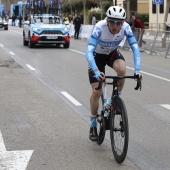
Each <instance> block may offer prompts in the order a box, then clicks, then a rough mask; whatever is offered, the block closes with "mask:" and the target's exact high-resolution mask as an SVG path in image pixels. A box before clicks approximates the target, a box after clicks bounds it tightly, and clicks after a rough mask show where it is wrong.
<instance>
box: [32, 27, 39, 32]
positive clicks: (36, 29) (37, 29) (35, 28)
mask: <svg viewBox="0 0 170 170" xmlns="http://www.w3.org/2000/svg"><path fill="white" fill-rule="evenodd" d="M32 29H33V30H34V31H40V30H41V28H37V27H32Z"/></svg>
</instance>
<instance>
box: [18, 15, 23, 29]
mask: <svg viewBox="0 0 170 170" xmlns="http://www.w3.org/2000/svg"><path fill="white" fill-rule="evenodd" d="M22 20H23V18H22V16H21V14H20V16H19V27H20V28H21V27H22Z"/></svg>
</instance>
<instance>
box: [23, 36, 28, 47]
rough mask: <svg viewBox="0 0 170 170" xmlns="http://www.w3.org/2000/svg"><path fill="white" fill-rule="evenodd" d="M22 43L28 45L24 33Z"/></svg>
mask: <svg viewBox="0 0 170 170" xmlns="http://www.w3.org/2000/svg"><path fill="white" fill-rule="evenodd" d="M23 45H24V46H27V45H28V41H26V40H25V35H23Z"/></svg>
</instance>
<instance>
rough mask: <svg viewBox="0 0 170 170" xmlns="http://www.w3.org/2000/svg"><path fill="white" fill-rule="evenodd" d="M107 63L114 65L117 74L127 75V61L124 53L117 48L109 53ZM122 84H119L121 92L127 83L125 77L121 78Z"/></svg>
mask: <svg viewBox="0 0 170 170" xmlns="http://www.w3.org/2000/svg"><path fill="white" fill-rule="evenodd" d="M107 65H108V66H110V67H112V68H113V69H114V70H115V71H116V73H117V76H125V75H126V62H125V59H124V57H123V56H122V54H121V53H120V52H119V51H118V50H117V49H116V50H115V51H114V52H112V53H111V54H110V55H109V58H108V61H107ZM120 83H121V84H120V86H118V91H119V92H120V93H121V91H122V89H123V86H124V84H125V79H122V80H120Z"/></svg>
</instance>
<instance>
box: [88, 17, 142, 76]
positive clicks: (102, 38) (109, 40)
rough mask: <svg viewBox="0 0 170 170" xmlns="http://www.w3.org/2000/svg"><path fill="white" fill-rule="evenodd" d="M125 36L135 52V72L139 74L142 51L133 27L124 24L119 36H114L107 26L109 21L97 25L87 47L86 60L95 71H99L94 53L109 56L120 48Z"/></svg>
mask: <svg viewBox="0 0 170 170" xmlns="http://www.w3.org/2000/svg"><path fill="white" fill-rule="evenodd" d="M124 36H126V39H127V40H128V42H129V44H130V47H131V48H132V50H133V58H134V65H135V70H136V73H139V71H140V51H139V48H138V44H137V42H136V38H135V37H134V35H133V32H132V30H131V27H130V26H129V24H128V23H126V22H124V23H123V25H122V27H121V29H120V31H119V32H118V33H117V34H112V33H111V32H110V30H109V28H108V26H107V20H102V21H99V22H98V23H97V24H96V25H95V27H94V29H93V32H92V35H91V37H90V39H89V42H88V45H87V49H86V58H87V61H88V64H89V66H90V67H91V68H92V70H93V71H94V70H96V69H98V68H97V65H96V63H95V60H94V52H96V53H98V54H105V55H109V54H110V53H111V52H113V51H114V50H115V49H116V48H117V47H118V45H119V44H120V42H121V41H122V40H123V39H124Z"/></svg>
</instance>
